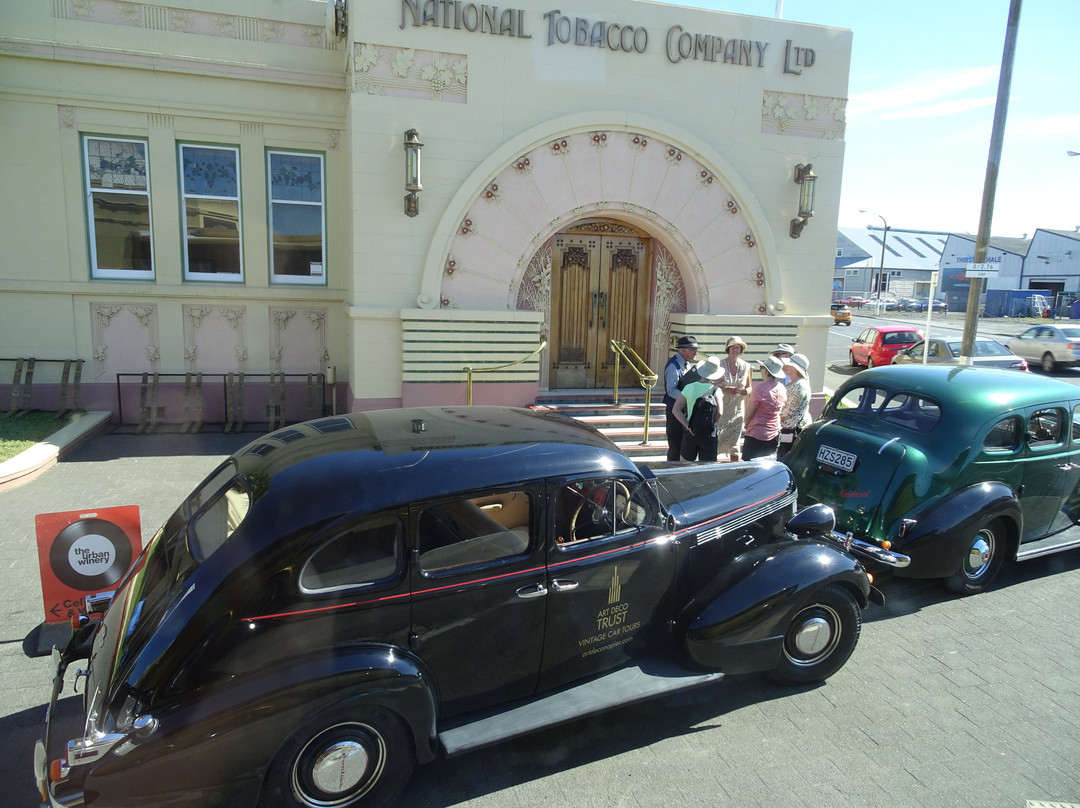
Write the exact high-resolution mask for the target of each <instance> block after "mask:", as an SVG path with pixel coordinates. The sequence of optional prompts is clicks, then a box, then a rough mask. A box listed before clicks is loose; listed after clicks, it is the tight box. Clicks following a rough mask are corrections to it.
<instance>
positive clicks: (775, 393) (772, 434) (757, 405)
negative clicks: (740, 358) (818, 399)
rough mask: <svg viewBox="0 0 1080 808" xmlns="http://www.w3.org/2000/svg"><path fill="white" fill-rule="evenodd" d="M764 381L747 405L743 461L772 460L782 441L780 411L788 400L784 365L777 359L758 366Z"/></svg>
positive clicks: (761, 361)
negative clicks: (756, 458) (771, 457)
mask: <svg viewBox="0 0 1080 808" xmlns="http://www.w3.org/2000/svg"><path fill="white" fill-rule="evenodd" d="M758 365H760V367H761V381H760V382H758V383H757V384H756V385H754V389H753V390H752V391H751V392H750V398H749V400H748V401H747V403H746V430H745V432H744V433H743V455H742V456H743V460H753V459H754V458H755V457H768V456H769V455H771V454H773V453H774V452H775V451H776V445H777V439H778V438H779V437H780V411H781V410H782V409H783V407H784V402H785V401H786V400H787V389H786V388H785V387H784V383H783V379H784V378H785V376H784V363H783V362H781V361H780V360H779V359H777V358H776V357H775V356H767V357H765V358H764V359H762V360H760V361H759V362H758Z"/></svg>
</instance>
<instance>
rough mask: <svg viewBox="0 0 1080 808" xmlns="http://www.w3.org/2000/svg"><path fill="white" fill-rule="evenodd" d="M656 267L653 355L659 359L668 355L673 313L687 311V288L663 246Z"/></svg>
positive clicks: (658, 251)
mask: <svg viewBox="0 0 1080 808" xmlns="http://www.w3.org/2000/svg"><path fill="white" fill-rule="evenodd" d="M655 267H656V273H655V274H656V295H655V297H654V298H653V343H652V355H653V356H654V357H658V358H659V357H664V356H666V355H667V346H668V345H669V344H670V342H669V341H670V339H671V337H670V331H671V313H672V312H684V311H686V286H685V284H684V283H683V279H682V274H681V273H680V272H679V267H678V264H676V263H675V258H674V257H673V256H672V255H671V253H670V252H668V250H667V249H666V248H665V247H664V246H663V245H662V244H661V245H657V249H656V260H655Z"/></svg>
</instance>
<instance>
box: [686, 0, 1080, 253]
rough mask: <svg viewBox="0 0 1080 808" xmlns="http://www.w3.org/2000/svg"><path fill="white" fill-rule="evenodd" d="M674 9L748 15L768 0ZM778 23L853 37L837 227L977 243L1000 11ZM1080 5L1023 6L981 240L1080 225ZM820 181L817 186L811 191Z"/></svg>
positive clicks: (702, 2) (929, 1) (881, 8)
mask: <svg viewBox="0 0 1080 808" xmlns="http://www.w3.org/2000/svg"><path fill="white" fill-rule="evenodd" d="M677 5H683V6H694V7H698V8H710V9H716V10H719V11H728V12H733V13H737V14H753V15H756V16H759V17H774V16H775V15H776V0H683V2H680V3H677ZM783 17H784V19H785V20H791V21H795V22H809V23H815V24H818V25H831V26H836V27H840V28H849V29H851V31H852V32H853V45H852V56H851V76H850V80H849V87H848V108H847V132H846V135H845V140H846V149H845V155H844V177H843V185H842V188H841V199H840V225H841V226H842V227H845V226H850V227H858V226H863V225H866V224H871V223H872V224H878V225H880V220H879V219H878V218H877V217H875V216H867V215H865V214H861V213H859V210H860V209H868V210H872V211H874V212H875V213H879V214H880V215H882V216H884V217H885V219H886V221H887V222H888V223H889V226H890V227H898V228H908V229H925V230H947V231H956V232H964V231H966V232H970V233H975V232H977V230H978V226H979V214H980V211H981V206H982V195H983V184H984V181H985V178H986V165H987V157H988V154H989V149H990V134H991V131H992V129H993V120H994V106H995V101H996V98H997V88H998V78H999V74H1000V72H1001V56H1002V51H1003V48H1004V44H1005V31H1006V27H1007V23H1008V18H1009V0H907V2H903V3H900V2H891V3H886V2H880V0H877V1H875V0H784V2H783ZM1078 38H1080V3H1077V2H1076V0H1026V2H1025V3H1024V4H1023V7H1022V10H1021V13H1020V26H1019V33H1018V38H1017V44H1016V54H1015V58H1014V61H1013V76H1012V83H1011V93H1010V100H1009V109H1008V118H1007V121H1008V122H1007V125H1006V129H1005V137H1004V142H1003V149H1002V157H1001V163H1000V168H999V173H998V183H997V194H996V198H995V204H994V213H993V221H992V227H991V234H992V235H994V236H1015V237H1018V236H1022V235H1023V234H1025V233H1027V234H1028V237H1029V238H1030V236H1031V235H1032V234H1034V232H1035V228H1037V227H1041V228H1045V229H1054V230H1072V229H1073V228H1075V227H1077V226H1080V156H1077V157H1069V156H1068V155H1067V154H1066V152H1067V151H1080V57H1078V55H1077V54H1078V53H1080V48H1077V45H1076V42H1077V39H1078ZM823 180H824V178H823V179H822V180H819V184H820V183H821V182H822V181H823Z"/></svg>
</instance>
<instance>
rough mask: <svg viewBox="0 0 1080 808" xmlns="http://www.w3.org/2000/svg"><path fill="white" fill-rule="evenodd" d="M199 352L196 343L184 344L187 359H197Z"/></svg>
mask: <svg viewBox="0 0 1080 808" xmlns="http://www.w3.org/2000/svg"><path fill="white" fill-rule="evenodd" d="M198 352H199V349H198V346H196V345H186V346H184V359H186V360H187V361H188V362H194V361H195V356H196V354H198Z"/></svg>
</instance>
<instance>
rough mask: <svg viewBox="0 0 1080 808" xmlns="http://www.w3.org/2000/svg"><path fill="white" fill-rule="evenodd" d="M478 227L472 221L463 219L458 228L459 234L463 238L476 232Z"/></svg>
mask: <svg viewBox="0 0 1080 808" xmlns="http://www.w3.org/2000/svg"><path fill="white" fill-rule="evenodd" d="M475 230H476V225H475V224H474V223H473V220H472V219H463V220H462V222H461V225H460V226H459V227H458V233H459V234H460V235H462V236H467V235H470V234H471V233H473V232H475Z"/></svg>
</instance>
